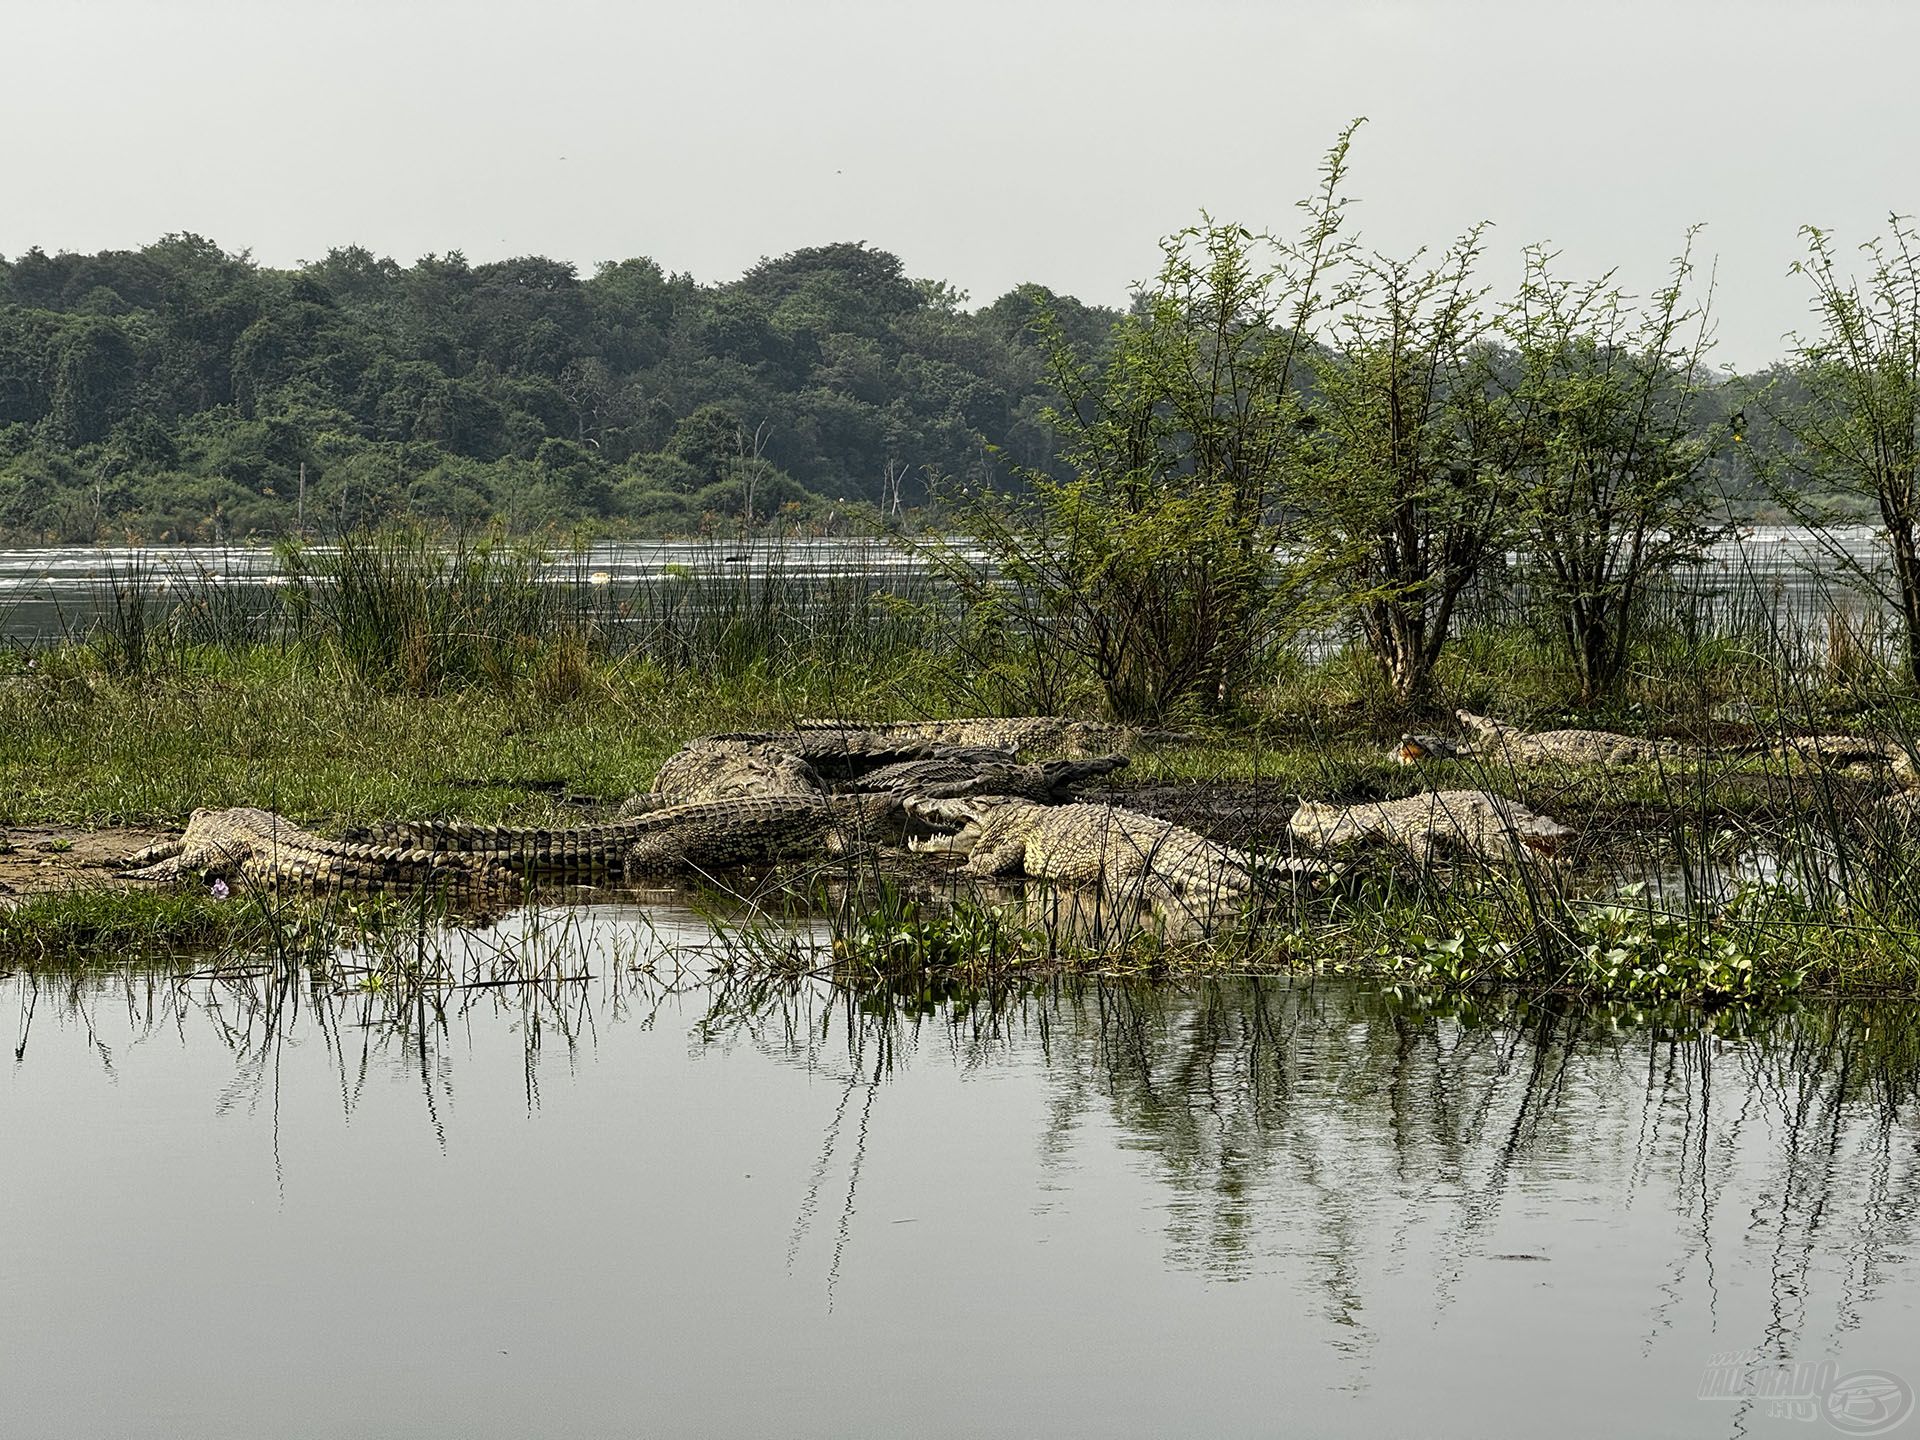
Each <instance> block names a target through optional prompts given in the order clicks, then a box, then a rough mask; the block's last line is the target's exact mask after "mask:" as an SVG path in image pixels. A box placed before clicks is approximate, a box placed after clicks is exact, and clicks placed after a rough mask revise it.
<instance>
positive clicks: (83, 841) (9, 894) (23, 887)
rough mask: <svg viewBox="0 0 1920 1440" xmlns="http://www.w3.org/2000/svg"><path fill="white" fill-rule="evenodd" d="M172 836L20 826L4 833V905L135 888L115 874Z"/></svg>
mask: <svg viewBox="0 0 1920 1440" xmlns="http://www.w3.org/2000/svg"><path fill="white" fill-rule="evenodd" d="M169 833H171V832H168V831H163V830H152V829H144V828H134V827H125V828H122V827H107V828H103V829H97V830H90V829H83V828H80V827H76V826H72V825H16V826H11V827H8V828H7V829H4V830H0V904H5V903H6V902H7V900H8V899H9V898H17V897H19V896H23V895H42V894H45V893H47V892H48V891H51V890H69V889H72V888H73V887H75V886H79V885H88V886H100V885H111V886H114V887H115V888H131V887H132V886H134V885H137V884H139V883H140V882H138V881H132V880H122V879H120V878H119V877H118V876H117V875H116V874H115V873H114V872H115V871H116V870H118V869H119V867H120V865H121V864H122V862H124V861H125V860H126V858H127V856H129V855H131V854H133V853H134V852H135V851H136V850H143V849H145V848H146V847H147V846H149V845H152V844H154V843H155V842H156V841H159V840H164V839H165V838H166V837H167V835H168V834H169Z"/></svg>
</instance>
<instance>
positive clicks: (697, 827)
mask: <svg viewBox="0 0 1920 1440" xmlns="http://www.w3.org/2000/svg"><path fill="white" fill-rule="evenodd" d="M1459 719H1460V721H1461V723H1462V726H1463V727H1464V729H1465V730H1466V731H1467V732H1468V733H1469V734H1470V735H1471V736H1472V737H1473V738H1472V739H1471V740H1469V741H1467V742H1465V743H1464V744H1462V743H1461V742H1457V741H1448V740H1442V739H1438V738H1436V737H1432V736H1408V737H1405V738H1404V739H1403V741H1402V743H1401V746H1400V747H1399V750H1398V753H1399V755H1400V758H1401V759H1402V760H1403V761H1405V762H1406V763H1409V764H1417V763H1420V762H1422V761H1423V760H1426V759H1429V758H1459V757H1461V756H1472V757H1475V758H1480V759H1486V760H1495V761H1499V762H1503V763H1507V764H1513V765H1526V764H1537V763H1543V762H1550V761H1554V762H1560V763H1566V764H1633V763H1648V762H1657V761H1660V760H1662V759H1667V758H1678V757H1679V756H1680V755H1681V754H1683V753H1684V752H1683V751H1682V749H1681V747H1678V746H1677V745H1675V744H1674V743H1673V742H1670V741H1659V740H1643V739H1637V738H1635V737H1631V736H1623V735H1615V734H1612V733H1610V732H1606V731H1582V730H1567V731H1549V732H1534V733H1528V732H1523V731H1520V730H1518V729H1516V728H1514V727H1512V726H1507V725H1502V724H1500V723H1498V722H1496V721H1491V720H1486V719H1484V718H1483V717H1480V716H1475V715H1471V714H1468V713H1467V712H1464V711H1463V712H1461V713H1460V716H1459ZM1164 738H1168V737H1166V736H1165V735H1164V734H1163V733H1161V732H1151V731H1139V730H1133V729H1129V728H1126V727H1122V726H1117V725H1108V724H1102V723H1099V722H1091V721H1074V720H1064V719H1058V718H1054V717H1047V716H1028V717H1015V718H1010V719H970V720H946V721H926V722H905V723H898V724H867V723H862V722H858V721H852V720H815V721H801V722H799V723H798V724H796V725H795V726H794V727H793V728H792V729H789V730H781V731H764V732H755V733H744V734H733V735H715V736H708V737H705V738H703V739H699V740H695V741H692V742H691V743H689V744H688V745H687V746H685V747H684V748H683V749H681V750H680V751H678V752H677V753H675V754H674V755H672V756H671V757H669V758H668V760H667V761H666V762H665V764H663V765H662V766H661V768H660V771H659V773H658V775H657V776H656V777H655V779H654V782H653V786H652V789H651V790H650V791H648V792H647V793H646V794H644V795H638V796H635V797H634V798H633V799H631V800H629V801H628V802H627V803H626V804H625V805H623V806H622V807H621V808H620V811H619V813H618V815H617V816H616V817H615V818H613V819H611V820H607V821H602V822H598V823H592V824H584V825H577V826H567V827H556V828H537V827H516V826H499V825H480V824H471V823H467V822H462V821H445V820H422V821H417V822H411V823H398V824H392V825H387V826H384V827H382V828H380V829H379V830H377V831H376V832H374V834H373V835H372V837H371V838H369V839H365V840H347V839H331V838H328V837H325V836H321V835H317V834H314V833H313V832H311V831H309V830H305V829H302V828H301V827H299V826H297V825H295V824H293V823H292V822H291V821H289V820H287V819H285V818H284V817H282V816H280V815H277V814H275V813H273V812H271V811H267V810H259V809H253V808H248V807H240V808H232V809H220V810H212V809H202V810H196V811H194V813H193V815H192V817H191V819H190V820H189V821H188V823H187V827H186V831H185V833H184V834H183V835H181V836H180V837H179V838H178V839H177V840H173V841H169V842H167V843H165V844H162V845H157V846H153V847H150V848H149V849H147V850H143V851H141V852H140V853H139V854H137V855H135V856H133V857H131V858H130V859H129V861H128V862H127V863H128V865H129V867H131V868H129V869H128V870H127V871H126V872H125V873H126V874H127V875H128V876H130V877H132V878H139V879H155V880H164V879H173V878H177V877H182V876H187V875H199V876H202V877H218V878H227V879H235V880H239V881H242V882H245V883H249V884H253V885H260V886H299V887H306V888H314V889H373V888H385V887H395V886H408V885H415V884H423V883H432V884H438V885H452V886H459V887H485V888H489V889H491V888H495V887H506V886H510V885H515V884H520V885H524V884H526V883H527V882H529V881H533V880H561V881H590V880H594V879H597V878H601V877H606V876H635V875H645V874H649V873H656V872H671V871H695V872H711V871H717V870H723V869H727V868H731V867H737V866H754V865H770V864H775V863H779V862H783V861H792V860H809V859H819V858H821V857H825V856H832V855H845V854H847V853H850V852H854V851H857V850H862V849H865V848H867V847H888V846H891V847H894V848H896V849H897V848H899V847H901V846H902V845H903V844H904V845H905V846H906V847H907V848H910V849H913V850H919V851H930V852H935V853H942V854H947V855H951V856H957V857H964V860H965V863H964V866H963V871H964V873H966V874H969V875H973V876H978V877H1017V876H1025V877H1030V878H1034V879H1041V880H1049V881H1053V882H1056V883H1058V884H1062V885H1073V886H1094V887H1099V888H1101V889H1103V890H1104V891H1106V892H1107V893H1109V894H1112V895H1131V896H1135V897H1138V898H1141V899H1144V900H1147V901H1150V902H1152V903H1154V904H1166V903H1169V902H1181V903H1184V904H1187V905H1190V906H1191V905H1196V904H1205V905H1209V906H1211V905H1217V904H1219V903H1221V902H1231V901H1234V900H1237V899H1240V898H1244V897H1246V896H1247V895H1249V894H1251V893H1252V892H1254V891H1255V890H1256V889H1257V888H1258V886H1259V883H1260V877H1263V876H1265V877H1295V878H1303V877H1312V876H1323V875H1329V874H1332V873H1335V871H1336V870H1337V869H1338V868H1339V867H1338V866H1337V865H1336V864H1335V863H1333V862H1331V861H1329V860H1326V859H1322V858H1318V853H1316V855H1315V856H1313V857H1300V856H1284V855H1281V856H1268V855H1255V854H1253V853H1250V852H1248V851H1245V850H1238V849H1233V848H1230V847H1227V846H1224V845H1220V844H1217V843H1215V842H1214V841H1212V840H1209V839H1207V838H1206V837H1205V836H1203V835H1201V834H1199V833H1197V832H1196V831H1194V830H1191V829H1188V828H1186V827H1185V826H1182V825H1178V824H1175V823H1173V822H1171V821H1168V820H1163V819H1158V818H1156V817H1154V816H1151V815H1147V814H1143V813H1141V812H1139V811H1136V810H1131V809H1127V808H1124V807H1123V806H1120V805H1117V804H1112V803H1108V802H1105V801H1099V802H1093V801H1086V800H1081V799H1077V798H1076V792H1077V790H1078V789H1079V787H1081V786H1083V785H1085V784H1086V783H1088V782H1089V781H1093V780H1097V779H1101V778H1103V777H1107V776H1110V775H1112V774H1113V772H1115V771H1116V770H1119V769H1120V768H1122V767H1124V766H1125V765H1126V764H1127V763H1128V758H1127V753H1126V752H1127V751H1128V750H1130V749H1131V748H1133V747H1134V746H1137V745H1139V744H1141V743H1145V742H1150V741H1153V740H1156V739H1164ZM1788 744H1789V745H1790V746H1795V747H1797V749H1796V753H1798V754H1800V755H1801V757H1802V758H1806V759H1813V758H1817V759H1819V760H1821V761H1822V762H1824V763H1845V762H1846V760H1847V759H1848V758H1867V756H1868V751H1871V752H1872V756H1871V758H1873V759H1876V760H1877V761H1878V762H1879V763H1881V764H1882V765H1883V766H1886V767H1890V768H1892V769H1894V770H1895V771H1896V772H1900V773H1902V774H1903V778H1904V777H1908V776H1911V775H1912V774H1913V768H1912V765H1911V762H1910V761H1909V760H1908V759H1907V757H1905V756H1904V755H1902V754H1898V753H1897V752H1895V751H1893V750H1891V749H1889V748H1886V747H1875V746H1873V745H1872V743H1871V742H1865V741H1859V740H1854V739H1851V738H1849V737H1827V736H1815V737H1805V738H1803V739H1801V740H1799V741H1794V742H1788ZM1863 747H1864V748H1863ZM1023 757H1035V758H1023ZM1903 765H1904V767H1905V768H1904V771H1902V770H1901V767H1902V766H1903ZM1573 834H1574V832H1573V831H1572V830H1570V829H1568V828H1567V827H1566V826H1564V825H1561V824H1559V823H1558V822H1556V821H1553V820H1551V819H1548V818H1547V817H1545V816H1542V815H1537V814H1535V813H1533V812H1532V811H1530V810H1528V809H1526V808H1525V807H1524V806H1522V805H1520V804H1519V803H1517V802H1516V801H1513V800H1511V799H1508V798H1506V797H1503V796H1501V795H1498V794H1494V793H1492V792H1489V791H1485V790H1429V791H1426V792H1424V793H1422V794H1419V795H1416V796H1413V797H1411V798H1409V799H1403V800H1394V801H1384V802H1377V803H1368V804H1357V805H1339V804H1320V803H1314V802H1307V803H1303V804H1302V805H1301V806H1300V807H1299V809H1298V810H1297V811H1296V812H1295V813H1294V816H1293V818H1292V821H1291V822H1290V824H1289V835H1290V837H1291V839H1292V840H1293V842H1294V843H1295V845H1296V846H1297V847H1299V848H1300V849H1303V850H1310V851H1313V852H1325V851H1327V850H1331V849H1335V848H1339V847H1342V846H1345V845H1347V844H1349V843H1351V842H1353V841H1357V840H1367V839H1372V840H1380V841H1385V842H1387V843H1389V844H1394V845H1398V846H1401V847H1403V848H1405V849H1407V850H1410V851H1411V852H1413V853H1414V854H1415V855H1416V856H1419V857H1421V858H1423V859H1424V858H1426V857H1427V856H1428V855H1429V854H1430V853H1431V852H1432V851H1433V850H1434V849H1435V848H1436V847H1437V846H1446V847H1449V848H1454V849H1460V850H1465V851H1467V852H1470V853H1473V854H1477V855H1479V856H1481V857H1483V858H1488V859H1496V860H1497V859H1501V858H1506V857H1511V856H1512V855H1514V854H1515V853H1516V852H1520V851H1525V852H1531V853H1534V854H1538V855H1546V856H1554V855H1558V854H1561V853H1563V852H1564V850H1565V849H1566V847H1567V845H1568V842H1569V841H1570V840H1571V839H1572V838H1573Z"/></svg>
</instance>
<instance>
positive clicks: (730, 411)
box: [0, 235, 1118, 542]
mask: <svg viewBox="0 0 1920 1440" xmlns="http://www.w3.org/2000/svg"><path fill="white" fill-rule="evenodd" d="M966 298H967V297H965V296H964V295H963V294H961V293H960V292H958V291H956V290H954V289H953V288H952V287H950V286H948V285H946V284H944V283H942V282H939V281H928V280H916V279H913V278H911V277H909V276H908V275H907V274H906V272H905V270H904V267H903V266H902V264H901V261H900V260H899V259H898V258H897V257H896V256H893V255H891V254H888V253H887V252H885V251H881V250H876V249H872V248H870V247H868V246H866V245H863V244H838V245H828V246H823V247H818V248H813V249H805V250H799V251H795V252H794V253H792V254H789V255H785V256H782V257H780V258H778V259H769V260H764V261H762V262H761V263H760V264H758V265H756V266H754V267H753V268H752V269H751V270H749V271H748V272H747V273H746V274H745V275H744V276H742V277H741V278H740V279H739V280H737V281H732V282H729V283H725V284H716V285H701V284H698V283H696V282H695V281H694V279H693V278H692V277H690V276H687V275H674V274H668V273H666V272H665V271H663V270H662V268H661V267H660V266H659V265H658V264H656V263H655V262H653V261H652V260H649V259H644V258H642V259H629V260H621V261H616V262H610V263H607V264H603V265H600V266H599V267H597V268H596V269H595V270H594V272H593V273H592V274H591V275H589V276H585V277H583V276H581V275H580V274H579V273H578V272H577V271H576V269H575V267H574V266H572V265H571V264H568V263H565V262H562V261H557V260H551V259H545V258H541V257H538V256H528V257H522V258H519V259H511V260H503V261H499V262H496V263H490V264H472V263H469V262H468V261H467V260H466V259H465V257H464V256H462V255H460V254H458V253H453V254H448V255H429V256H426V257H424V258H422V259H420V260H419V261H417V262H416V263H414V264H412V265H410V266H403V265H400V264H398V263H396V262H394V261H393V260H390V259H384V258H380V257H377V256H375V255H374V254H372V253H371V252H369V251H367V250H365V249H362V248H358V247H347V248H340V249H334V250H331V251H329V252H328V253H327V255H326V257H325V258H324V259H321V260H318V261H315V262H312V263H309V264H303V265H300V266H298V267H296V268H293V269H274V268H271V267H267V266H262V265H259V264H256V263H255V262H254V261H252V260H251V259H250V258H249V257H248V256H247V255H245V254H231V253H228V252H227V251H224V250H222V249H221V248H220V247H219V246H218V245H217V244H215V243H213V242H212V241H210V240H207V239H204V238H201V237H199V236H195V235H169V236H167V237H165V238H163V239H161V240H159V241H156V242H155V243H153V244H151V245H147V246H144V247H142V248H140V249H137V250H121V251H104V252H101V253H99V254H93V255H81V254H58V255H49V254H46V253H44V252H43V251H41V250H37V249H35V250H29V251H27V252H26V253H25V254H23V255H20V256H19V257H17V258H15V259H13V260H11V261H8V260H4V259H0V535H4V536H6V537H8V538H10V539H13V540H16V541H29V542H49V541H64V542H88V541H101V540H111V541H119V540H149V541H187V540H224V539H233V538H242V537H246V536H250V535H261V536H266V535H278V534H284V533H287V532H289V531H292V530H294V529H295V528H296V527H305V528H307V529H308V530H311V531H319V530H338V529H342V528H347V527H352V526H358V525H365V524H369V523H380V522H382V521H387V520H391V519H395V518H410V519H417V520H422V521H426V522H428V523H445V524H451V525H459V526H474V525H480V524H499V525H503V526H505V527H506V528H508V529H510V530H512V531H514V532H516V533H531V532H539V531H541V530H545V529H552V528H562V527H568V528H571V527H577V526H580V525H582V524H586V525H590V526H594V527H598V528H600V529H602V530H605V531H610V532H613V533H622V532H625V533H673V532H687V531H693V530H698V529H699V528H701V527H702V526H703V525H709V526H711V525H715V524H727V525H740V524H751V523H754V522H756V521H760V520H764V519H765V518H767V517H769V516H772V515H775V514H777V513H780V512H781V511H783V510H785V511H788V512H789V513H792V514H796V515H798V516H800V517H802V518H805V519H811V520H816V521H821V522H824V521H826V520H827V519H828V518H829V517H831V516H833V515H835V514H836V513H838V514H845V513H847V512H848V511H849V510H850V509H851V510H864V511H865V512H866V513H867V514H868V515H869V516H872V515H875V514H880V513H898V512H903V511H905V510H907V509H910V508H912V507H915V506H917V505H919V504H921V503H922V502H923V501H924V499H925V494H926V491H925V486H926V477H927V476H928V475H930V474H939V475H944V476H951V477H957V478H962V479H965V480H968V481H970V482H980V483H993V482H994V481H996V480H997V479H1003V478H1005V477H1006V476H1008V475H1010V474H1012V473H1013V472H1014V471H1016V470H1028V469H1038V470H1040V471H1043V472H1048V473H1051V472H1052V471H1053V469H1054V468H1055V467H1056V465H1057V461H1056V457H1055V446H1054V439H1053V435H1052V433H1051V430H1050V428H1049V427H1048V425H1047V424H1046V423H1045V422H1044V421H1043V419H1042V418H1041V412H1042V411H1043V410H1044V409H1045V407H1046V405H1047V403H1048V401H1049V398H1050V392H1049V391H1048V389H1047V369H1046V362H1045V357H1044V354H1043V352H1042V350H1041V348H1040V346H1039V344H1038V341H1037V337H1036V336H1035V334H1034V332H1033V330H1032V328H1031V324H1030V322H1031V320H1032V317H1033V314H1034V311H1035V307H1036V305H1037V304H1041V305H1044V306H1045V308H1046V309H1047V310H1048V311H1049V313H1051V314H1052V315H1053V316H1054V317H1056V320H1057V321H1058V322H1059V323H1061V324H1064V325H1065V326H1067V327H1068V328H1069V329H1070V330H1072V331H1073V332H1074V333H1075V335H1076V336H1077V337H1078V338H1079V339H1080V340H1082V341H1084V342H1086V343H1087V344H1089V345H1090V346H1093V347H1096V348H1097V347H1098V345H1099V344H1100V343H1101V342H1102V337H1103V336H1104V335H1105V333H1106V332H1107V331H1108V330H1109V329H1110V327H1111V326H1112V324H1113V322H1114V320H1115V319H1116V318H1118V317H1117V314H1116V313H1115V312H1113V311H1109V310H1101V309H1099V308H1096V307H1089V306H1084V305H1081V304H1079V303H1078V302H1077V301H1074V300H1073V299H1071V298H1069V297H1063V296H1055V295H1051V294H1049V293H1047V292H1045V291H1043V290H1041V289H1040V288H1038V287H1022V288H1020V289H1017V290H1015V291H1012V292H1010V293H1009V294H1007V295H1005V296H1002V297H1001V298H1000V299H999V300H997V301H995V302H994V303H992V304H990V305H986V306H984V307H981V308H978V309H969V308H967V306H966V303H965V302H966Z"/></svg>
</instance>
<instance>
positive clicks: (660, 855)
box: [386, 794, 904, 875]
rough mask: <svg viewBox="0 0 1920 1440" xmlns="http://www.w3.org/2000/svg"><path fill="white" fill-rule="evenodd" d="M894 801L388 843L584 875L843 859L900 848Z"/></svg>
mask: <svg viewBox="0 0 1920 1440" xmlns="http://www.w3.org/2000/svg"><path fill="white" fill-rule="evenodd" d="M903 826H904V812H903V811H902V809H901V803H900V800H899V797H897V796H894V795H885V794H882V795H847V796H824V795H759V796H735V797H732V798H729V799H721V800H706V801H700V802H696V803H694V804H690V805H671V806H666V807H664V808H661V809H657V810H651V811H648V812H646V813H644V814H640V815H635V816H632V817H631V818H629V819H624V820H613V821H608V822H605V823H603V824H596V825H573V826H566V827H561V828H553V829H546V828H540V827H534V826H512V825H476V824H469V823H467V822H465V821H458V820H425V821H417V822H412V823H408V824H402V825H396V826H392V827H389V829H388V830H387V832H386V833H387V835H388V836H389V837H390V838H392V839H394V840H395V841H400V842H405V843H406V844H409V845H412V846H416V847H418V848H420V849H422V850H426V851H429V852H431V853H435V854H459V855H472V856H479V857H482V858H484V859H487V860H490V861H492V862H494V863H496V864H500V865H504V866H507V867H509V868H511V869H512V870H514V871H524V872H530V873H533V874H540V875H554V874H565V875H586V874H595V873H607V872H613V871H625V872H627V873H629V874H636V873H649V872H656V871H663V870H680V869H692V870H713V869H721V868H725V867H728V866H736V865H753V864H766V863H772V862H775V861H780V860H791V859H800V858H806V857H809V856H817V855H822V854H829V855H831V854H841V853H844V852H846V851H847V850H849V849H851V848H853V847H855V846H857V845H860V844H863V843H869V844H870V843H874V842H876V841H880V840H885V839H893V840H896V841H897V840H898V838H899V837H900V834H901V833H902V830H903Z"/></svg>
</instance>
